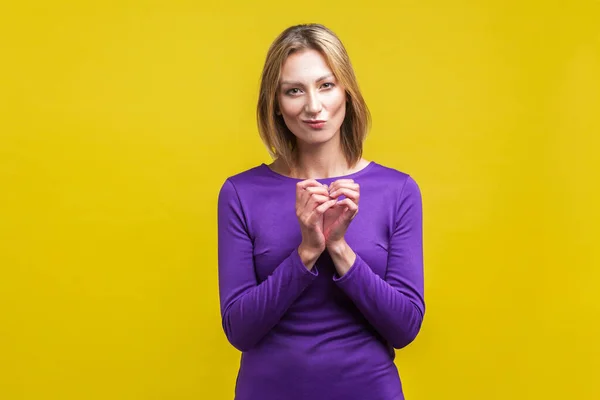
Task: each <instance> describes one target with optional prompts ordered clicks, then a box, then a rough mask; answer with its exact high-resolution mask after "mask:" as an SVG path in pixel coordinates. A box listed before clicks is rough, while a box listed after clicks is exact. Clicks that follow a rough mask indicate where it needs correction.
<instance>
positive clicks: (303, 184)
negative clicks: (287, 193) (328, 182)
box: [296, 179, 323, 191]
mask: <svg viewBox="0 0 600 400" xmlns="http://www.w3.org/2000/svg"><path fill="white" fill-rule="evenodd" d="M312 186H323V184H322V183H319V182H317V181H316V180H315V179H305V180H303V181H301V182H298V183H297V184H296V189H297V191H299V190H300V191H301V190H304V189H306V188H307V187H312Z"/></svg>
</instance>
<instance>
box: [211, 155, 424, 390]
mask: <svg viewBox="0 0 600 400" xmlns="http://www.w3.org/2000/svg"><path fill="white" fill-rule="evenodd" d="M339 178H352V179H354V181H355V182H356V183H358V184H360V196H361V197H360V204H359V211H358V214H357V216H356V217H355V218H354V220H353V221H352V222H351V224H350V227H349V228H348V231H347V233H346V242H347V243H348V244H349V246H350V247H351V248H352V249H353V250H354V252H355V253H356V255H357V257H356V261H355V263H354V264H353V265H352V267H351V268H350V270H349V271H348V272H347V273H346V274H345V275H344V276H343V277H341V278H340V277H339V276H338V275H337V274H336V273H335V268H334V266H333V262H332V260H331V257H330V256H329V254H328V253H327V251H325V252H324V253H323V254H322V255H321V257H320V258H319V259H318V260H317V262H316V264H315V267H314V268H313V269H312V270H311V271H309V270H308V269H307V268H306V267H305V266H304V265H303V264H302V261H301V260H300V256H299V255H298V246H299V244H300V242H301V233H300V226H299V223H298V220H297V218H296V212H295V196H296V194H295V193H296V183H297V182H300V181H301V179H294V178H290V177H286V176H283V175H280V174H278V173H276V172H274V171H272V170H271V169H270V168H269V167H268V166H267V165H266V164H261V165H260V166H257V167H254V168H252V169H249V170H247V171H244V172H241V173H239V174H237V175H235V176H231V177H229V178H228V179H227V180H226V181H225V182H224V184H223V186H222V187H221V190H220V193H219V199H218V244H219V250H218V262H219V266H218V269H219V294H220V305H221V315H222V322H223V329H224V331H225V334H226V336H227V339H228V340H229V342H230V343H231V344H232V345H233V346H234V347H235V348H237V349H239V350H240V351H241V352H242V354H241V362H240V369H239V372H238V376H237V381H236V387H235V399H236V400H308V399H310V400H321V399H322V400H338V399H340V400H400V399H404V396H403V394H402V385H401V381H400V377H399V375H398V370H397V368H396V366H395V364H394V357H395V350H394V349H400V348H402V347H404V346H406V345H408V344H409V343H411V342H412V341H413V340H414V339H415V337H416V336H417V333H418V332H419V330H420V328H421V324H422V321H423V316H424V313H425V302H424V293H423V244H422V241H423V233H422V203H421V193H420V190H419V187H418V186H417V183H416V182H415V181H414V180H413V178H412V177H411V176H409V175H407V174H405V173H403V172H400V171H398V170H395V169H392V168H389V167H385V166H383V165H381V164H377V163H375V162H371V163H370V164H369V165H368V166H367V167H365V168H363V169H362V170H360V171H358V172H356V173H353V174H350V175H346V176H343V177H336V178H328V179H317V181H319V182H321V183H325V184H329V183H331V182H333V181H335V180H336V179H339Z"/></svg>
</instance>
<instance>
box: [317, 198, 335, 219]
mask: <svg viewBox="0 0 600 400" xmlns="http://www.w3.org/2000/svg"><path fill="white" fill-rule="evenodd" d="M336 202H337V200H336V199H331V200H329V201H326V202H325V203H323V204H321V205H320V206H318V207H317V208H315V210H314V213H315V214H317V215H319V216H321V215H323V214H325V211H327V210H329V209H330V208H331V207H332V206H333V205H334V204H335V203H336Z"/></svg>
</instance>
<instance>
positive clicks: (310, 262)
mask: <svg viewBox="0 0 600 400" xmlns="http://www.w3.org/2000/svg"><path fill="white" fill-rule="evenodd" d="M321 253H322V251H319V250H316V249H311V248H309V247H306V246H305V245H303V244H300V246H298V255H299V256H300V260H302V263H303V264H304V266H305V267H306V268H308V269H312V268H313V266H314V265H315V263H316V262H317V259H318V258H319V256H320V255H321Z"/></svg>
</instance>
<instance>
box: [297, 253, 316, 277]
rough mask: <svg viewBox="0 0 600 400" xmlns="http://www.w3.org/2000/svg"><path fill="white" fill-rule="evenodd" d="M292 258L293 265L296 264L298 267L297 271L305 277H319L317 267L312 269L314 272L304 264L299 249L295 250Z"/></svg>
mask: <svg viewBox="0 0 600 400" xmlns="http://www.w3.org/2000/svg"><path fill="white" fill-rule="evenodd" d="M291 258H292V264H294V265H295V266H296V269H297V270H298V271H300V272H301V273H302V274H303V276H304V275H305V276H309V277H312V278H316V277H317V276H319V271H318V270H317V265H316V264H315V265H314V266H313V268H312V270H309V269H308V268H306V266H305V265H304V263H303V262H302V259H301V258H300V254H299V253H298V249H297V248H296V249H294V251H293V252H292V254H291Z"/></svg>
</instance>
